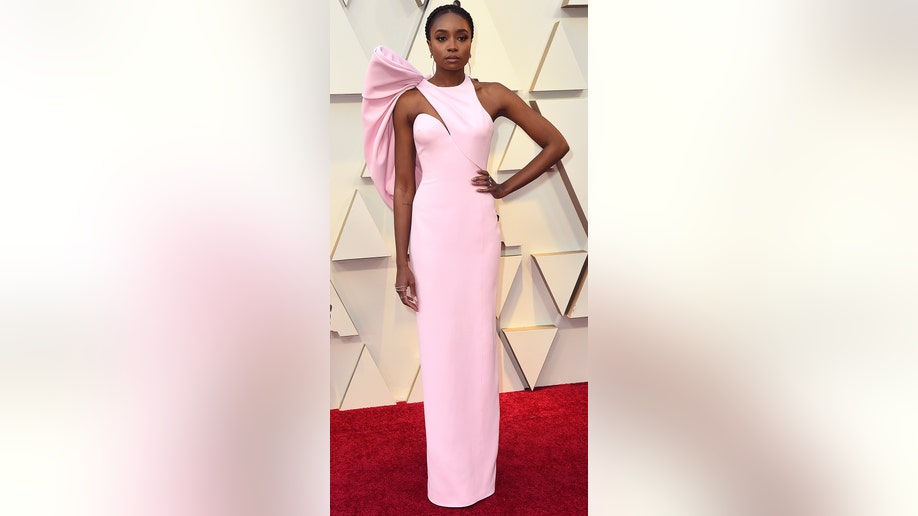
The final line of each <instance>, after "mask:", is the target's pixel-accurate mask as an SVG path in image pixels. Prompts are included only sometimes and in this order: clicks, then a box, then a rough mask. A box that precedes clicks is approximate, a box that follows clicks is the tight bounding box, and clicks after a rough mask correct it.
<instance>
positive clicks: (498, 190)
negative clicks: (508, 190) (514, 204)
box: [472, 170, 504, 199]
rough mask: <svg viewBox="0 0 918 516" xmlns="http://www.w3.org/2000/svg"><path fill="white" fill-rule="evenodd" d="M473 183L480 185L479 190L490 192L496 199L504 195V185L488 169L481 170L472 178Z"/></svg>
mask: <svg viewBox="0 0 918 516" xmlns="http://www.w3.org/2000/svg"><path fill="white" fill-rule="evenodd" d="M472 184H473V185H475V186H477V187H478V190H476V191H478V192H481V193H489V194H491V196H493V197H494V198H495V199H500V198H502V197H503V196H504V185H502V184H500V183H498V182H497V181H495V180H494V179H493V178H492V177H491V174H489V173H488V171H487V170H479V171H478V175H477V176H475V177H473V178H472Z"/></svg>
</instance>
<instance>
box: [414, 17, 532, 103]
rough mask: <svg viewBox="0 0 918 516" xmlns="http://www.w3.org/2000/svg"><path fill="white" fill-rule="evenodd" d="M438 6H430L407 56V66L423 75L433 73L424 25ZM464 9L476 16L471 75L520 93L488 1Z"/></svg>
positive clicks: (518, 84) (470, 62)
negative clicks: (411, 66) (409, 64)
mask: <svg viewBox="0 0 918 516" xmlns="http://www.w3.org/2000/svg"><path fill="white" fill-rule="evenodd" d="M439 5H440V4H439V3H438V4H437V5H433V4H428V6H427V8H426V10H425V12H424V15H423V17H422V22H421V24H420V26H419V27H418V32H417V34H416V35H415V38H414V42H413V43H412V44H411V50H410V51H409V52H408V62H409V63H411V64H412V65H414V67H415V68H417V69H418V70H420V72H421V73H422V74H424V75H430V74H432V73H433V71H432V70H431V67H432V66H433V60H432V59H431V58H430V50H429V49H428V47H427V35H426V34H424V23H425V21H426V20H427V16H428V15H430V12H431V11H432V10H434V9H435V8H436V7H438V6H439ZM462 7H463V8H464V9H466V10H468V11H469V12H470V13H475V15H474V20H475V36H474V37H473V38H472V59H471V60H470V61H469V64H470V66H471V69H472V71H471V73H470V74H469V75H470V76H471V77H473V78H481V80H483V81H488V82H499V83H501V84H503V85H504V86H506V87H507V88H509V89H511V90H513V91H517V90H519V89H520V79H519V77H518V76H517V74H516V69H515V68H514V67H513V61H511V59H510V56H509V55H508V54H507V49H506V48H505V47H504V43H503V41H502V40H501V38H500V34H501V31H500V30H498V28H497V26H495V25H494V21H493V18H492V16H491V13H490V10H489V9H488V5H487V2H486V1H485V0H465V1H464V2H462ZM466 70H468V67H467V68H466Z"/></svg>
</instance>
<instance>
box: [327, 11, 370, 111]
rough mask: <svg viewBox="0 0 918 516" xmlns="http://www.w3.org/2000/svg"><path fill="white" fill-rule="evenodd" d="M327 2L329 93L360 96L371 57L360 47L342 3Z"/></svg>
mask: <svg viewBox="0 0 918 516" xmlns="http://www.w3.org/2000/svg"><path fill="white" fill-rule="evenodd" d="M329 1H330V3H331V5H329V27H328V29H329V34H328V37H329V49H330V51H331V52H332V55H331V56H330V59H329V63H328V92H329V93H330V94H332V95H340V94H360V93H362V92H363V82H364V80H365V79H366V73H367V67H368V66H369V64H370V58H369V57H368V56H367V54H366V53H365V52H364V51H363V48H362V47H361V46H360V40H359V39H357V35H356V34H355V33H354V28H353V27H352V26H351V22H350V21H348V19H347V15H345V14H344V7H342V6H341V2H339V1H338V0H329ZM346 3H347V2H345V4H346Z"/></svg>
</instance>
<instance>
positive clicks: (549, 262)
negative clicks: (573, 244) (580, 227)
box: [532, 251, 587, 315]
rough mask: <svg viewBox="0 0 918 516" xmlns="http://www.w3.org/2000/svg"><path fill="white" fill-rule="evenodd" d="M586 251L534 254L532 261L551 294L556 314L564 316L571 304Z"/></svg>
mask: <svg viewBox="0 0 918 516" xmlns="http://www.w3.org/2000/svg"><path fill="white" fill-rule="evenodd" d="M586 257H587V253H586V251H565V252H560V253H536V254H533V255H532V261H533V263H535V265H536V269H537V270H538V271H539V275H540V276H542V281H544V282H545V286H546V287H548V291H549V293H551V300H552V301H553V302H554V303H555V308H557V309H558V313H560V314H561V315H564V314H566V313H567V311H568V307H569V306H570V304H571V298H572V297H573V294H574V289H575V288H576V287H577V283H578V280H579V279H580V276H581V274H582V272H583V264H584V263H585V262H586Z"/></svg>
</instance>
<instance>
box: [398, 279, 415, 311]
mask: <svg viewBox="0 0 918 516" xmlns="http://www.w3.org/2000/svg"><path fill="white" fill-rule="evenodd" d="M399 297H400V298H401V300H402V304H403V305H405V306H407V307H408V308H410V309H412V310H414V311H415V312H417V311H418V296H417V294H416V293H415V291H414V284H413V283H412V284H410V285H409V287H408V289H407V290H405V291H404V292H402V293H401V294H400V295H399Z"/></svg>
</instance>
